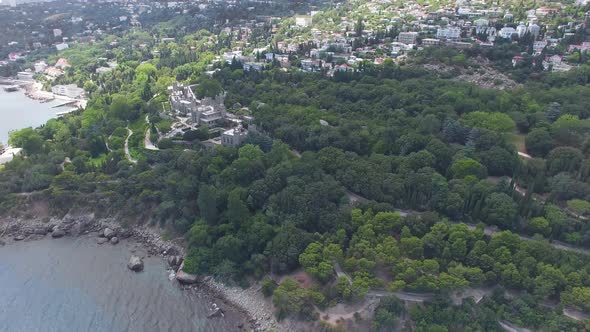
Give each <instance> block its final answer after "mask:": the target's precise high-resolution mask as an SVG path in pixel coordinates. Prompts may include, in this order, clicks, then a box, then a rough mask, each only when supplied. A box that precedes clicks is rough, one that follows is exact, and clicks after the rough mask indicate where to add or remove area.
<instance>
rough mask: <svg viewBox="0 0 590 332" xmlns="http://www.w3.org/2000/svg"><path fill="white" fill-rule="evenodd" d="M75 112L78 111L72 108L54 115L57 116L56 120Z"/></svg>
mask: <svg viewBox="0 0 590 332" xmlns="http://www.w3.org/2000/svg"><path fill="white" fill-rule="evenodd" d="M77 110H78V109H77V108H72V109H71V110H67V111H63V112H59V113H56V114H55V116H57V117H58V118H61V117H62V116H64V115H66V114H70V113H72V112H76V111H77Z"/></svg>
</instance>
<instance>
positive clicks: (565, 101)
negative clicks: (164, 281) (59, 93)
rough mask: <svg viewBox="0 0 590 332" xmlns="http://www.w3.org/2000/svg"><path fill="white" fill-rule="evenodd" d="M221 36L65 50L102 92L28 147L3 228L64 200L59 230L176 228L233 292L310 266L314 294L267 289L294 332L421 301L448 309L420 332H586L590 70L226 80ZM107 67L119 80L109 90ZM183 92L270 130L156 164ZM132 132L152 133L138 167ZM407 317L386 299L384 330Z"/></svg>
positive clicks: (83, 81) (3, 183) (429, 311)
mask: <svg viewBox="0 0 590 332" xmlns="http://www.w3.org/2000/svg"><path fill="white" fill-rule="evenodd" d="M208 36H209V33H208V32H207V31H199V32H197V33H195V34H192V35H187V36H186V37H184V39H183V40H182V42H179V43H178V44H177V43H172V44H170V45H168V44H162V45H158V47H159V52H158V54H157V56H154V54H153V52H150V47H151V46H150V47H148V48H147V49H141V48H138V47H136V46H137V45H139V44H144V43H148V44H150V43H153V40H152V39H150V36H149V34H147V33H142V32H133V33H129V34H127V35H126V36H125V37H124V38H119V40H118V43H119V45H120V47H119V48H116V49H109V48H108V47H104V48H103V47H102V46H104V45H107V44H109V43H110V39H109V38H108V37H107V38H105V40H104V41H103V43H104V44H98V45H96V46H92V47H87V48H84V47H80V48H72V49H70V50H67V51H65V52H63V53H61V54H60V56H65V57H67V58H68V59H70V61H71V63H72V64H73V68H71V69H69V70H68V71H67V73H66V75H65V76H64V77H62V78H60V79H59V83H76V84H78V85H79V86H83V87H84V88H85V90H86V91H87V93H88V95H89V97H90V100H89V103H88V106H87V108H86V109H85V110H84V111H81V112H77V113H75V114H71V115H68V116H66V117H64V118H63V119H58V120H50V121H49V122H48V123H47V124H46V125H45V126H42V127H41V128H37V129H23V130H21V131H17V132H15V133H13V134H12V135H11V138H10V144H11V145H14V146H19V147H22V148H23V151H24V155H23V156H22V157H17V158H15V160H13V161H12V162H10V163H8V164H6V165H5V167H4V169H3V170H2V171H1V172H0V202H1V203H0V212H2V213H14V211H16V210H18V209H19V208H21V207H26V206H28V204H31V202H34V201H36V200H45V201H47V202H49V206H50V207H51V209H52V211H51V212H52V213H53V214H56V215H62V214H65V213H66V212H67V211H69V210H71V209H85V210H89V211H94V212H96V213H97V215H103V216H106V215H114V216H117V217H118V218H120V220H121V221H122V222H124V223H130V224H131V223H138V222H150V223H152V224H157V225H159V226H161V227H163V228H164V229H166V230H167V231H169V232H171V233H175V234H182V235H184V237H185V238H186V242H187V244H188V248H189V255H188V257H187V258H186V264H185V267H186V269H187V270H189V271H190V272H194V273H198V274H202V275H214V276H216V277H217V278H219V279H222V280H225V281H227V282H238V283H241V284H245V283H247V281H248V279H249V278H250V277H254V278H264V277H265V276H267V275H268V274H269V273H274V274H280V275H283V274H289V273H290V272H292V271H294V270H296V269H298V268H303V269H304V270H305V271H306V272H307V273H309V274H310V275H311V276H312V277H313V279H314V284H315V285H314V286H313V287H312V288H310V289H303V288H300V287H299V286H298V285H297V283H295V282H293V281H289V280H288V281H286V282H283V283H282V284H280V285H276V284H274V283H273V282H272V281H271V280H270V279H266V280H265V283H264V284H265V287H264V289H265V292H266V293H267V294H268V295H269V296H270V295H271V294H272V296H273V302H274V304H275V307H276V308H277V315H278V316H279V317H280V318H282V317H286V316H295V317H299V318H302V319H314V318H317V317H316V315H317V314H316V313H315V311H314V310H313V309H314V306H317V307H318V308H325V307H326V306H330V305H333V304H335V303H337V302H350V301H356V300H359V299H361V298H363V297H364V296H366V295H367V294H369V292H370V291H372V290H382V291H388V292H391V293H392V294H394V293H395V292H398V291H411V292H420V293H428V294H433V296H434V299H433V300H432V301H429V302H428V303H427V304H425V305H424V306H419V307H416V308H413V309H411V310H410V312H408V313H406V314H407V315H409V316H410V317H411V320H412V321H413V322H414V323H415V326H416V327H417V328H418V330H420V331H445V330H447V329H448V330H486V331H488V330H499V329H500V327H499V325H498V324H499V323H498V320H501V319H506V320H510V321H511V322H514V323H518V324H521V325H523V326H527V327H532V328H540V329H544V330H548V331H563V330H571V331H581V330H583V329H584V323H583V322H576V321H573V320H569V319H567V318H565V317H564V316H563V315H560V312H559V310H560V309H563V306H564V305H566V306H568V307H572V308H575V309H578V310H582V311H584V310H586V311H588V310H590V297H589V296H588V294H589V293H590V264H589V263H590V261H589V260H590V258H589V257H588V256H586V255H583V254H579V253H576V252H572V251H564V250H558V249H556V248H554V247H553V246H552V245H551V244H550V243H549V240H551V241H562V242H567V243H569V244H571V245H575V246H579V247H590V227H589V226H588V225H587V220H588V219H587V218H588V217H589V216H590V203H588V201H589V200H590V162H589V158H588V156H589V154H590V140H588V137H589V134H590V120H589V119H588V118H589V115H590V113H589V111H588V109H587V105H589V104H590V86H588V85H587V83H588V80H589V78H590V75H589V74H588V73H589V71H588V68H586V67H581V68H580V69H577V70H574V71H572V72H570V73H567V74H558V75H548V76H547V77H545V78H543V80H538V81H535V82H534V81H527V82H526V84H524V85H523V86H522V87H519V88H515V89H512V90H505V91H498V90H490V89H482V88H479V87H477V86H475V85H472V84H468V83H462V82H456V81H452V80H448V79H444V78H440V77H438V76H437V75H434V74H432V73H429V72H427V71H425V70H424V69H419V68H418V67H413V66H401V67H400V66H398V65H395V64H393V63H392V62H387V61H386V62H385V64H384V65H382V66H374V65H365V66H363V67H362V68H361V71H360V72H358V73H339V72H338V73H336V75H335V76H334V77H333V78H327V77H324V76H322V75H321V74H319V73H318V74H309V73H301V72H296V71H289V72H284V71H281V70H279V69H270V70H267V71H264V72H244V71H243V70H242V69H238V67H240V66H239V65H238V64H236V63H233V64H220V63H217V64H215V66H216V67H217V68H218V69H219V71H217V72H216V73H215V74H214V75H213V76H212V77H208V76H206V75H204V74H203V71H204V70H205V69H206V68H207V65H208V64H210V63H211V61H212V59H213V57H214V55H213V54H214V53H215V52H217V51H218V50H219V49H218V47H219V46H216V45H211V44H210V43H207V40H208ZM180 45H190V46H193V47H194V50H192V51H188V50H187V48H186V47H181V46H180ZM153 46H154V47H155V45H153ZM97 57H107V58H109V59H115V60H117V62H118V63H119V66H118V67H117V68H116V69H115V70H113V71H112V72H110V73H107V74H103V75H97V74H95V69H96V66H97V64H96V61H95V59H96V58H97ZM176 80H178V81H183V82H190V83H198V84H200V86H201V87H203V89H204V90H205V89H212V90H216V91H217V90H219V89H224V90H225V91H226V92H227V96H226V106H227V107H228V109H230V111H236V110H241V109H242V107H248V112H250V113H251V114H252V115H253V116H254V117H255V119H256V123H257V127H258V128H259V130H258V131H257V132H256V133H253V134H251V135H250V136H249V138H248V141H247V144H245V145H243V146H242V147H240V148H237V149H234V148H227V147H218V148H217V149H215V150H214V151H207V150H205V149H202V148H201V145H200V144H199V143H198V141H199V140H200V139H206V138H207V137H208V135H209V134H208V131H207V130H206V129H204V130H202V131H196V132H192V133H187V134H185V135H184V137H183V136H182V135H181V136H179V137H175V138H173V139H166V140H162V141H161V142H160V143H159V147H160V149H161V150H159V151H147V150H144V149H143V148H142V147H143V136H142V135H141V133H143V132H144V131H145V130H146V129H149V130H152V132H153V133H156V130H155V127H158V128H160V129H161V130H162V131H164V130H169V126H170V123H169V122H167V121H166V120H164V119H162V118H161V117H160V115H159V112H160V110H161V109H162V106H161V103H162V102H165V101H166V99H167V98H166V91H167V87H168V86H169V85H170V84H171V83H172V82H174V81H176ZM146 116H147V118H148V122H149V123H150V125H148V124H147V123H146V121H145V118H146ZM127 128H130V129H132V130H133V131H134V132H136V133H139V134H135V135H132V136H131V137H130V139H129V146H130V154H131V156H132V157H133V158H135V159H137V160H138V162H137V163H136V164H135V163H131V162H129V161H128V159H127V158H126V156H125V153H124V151H123V150H124V149H123V146H124V141H125V139H126V137H127V133H128V131H127ZM107 143H108V145H107ZM519 151H520V152H521V153H522V154H524V155H526V156H523V155H521V156H519V155H518V152H519ZM526 153H528V154H530V156H528V155H527V154H526ZM66 157H67V158H66ZM23 193H26V194H24V195H23ZM357 195H358V196H360V197H361V199H360V200H359V199H357V200H356V202H352V200H353V199H352V198H354V197H356V196H357ZM400 210H402V212H403V213H401V214H400ZM406 213H408V214H407V215H406ZM462 223H467V224H470V225H478V227H477V228H475V229H474V228H473V227H468V225H466V224H462ZM484 226H495V227H496V228H497V229H498V230H505V231H501V232H498V233H496V234H494V235H492V236H489V235H486V233H485V230H484ZM517 234H522V235H526V236H530V237H534V240H533V241H528V240H526V241H525V240H523V239H521V238H520V237H519V236H518V235H517ZM335 265H338V266H340V267H341V268H342V270H343V271H344V273H346V275H347V276H350V280H348V278H347V277H342V276H341V277H339V278H337V276H336V274H335V273H334V268H335ZM469 288H489V289H491V288H494V290H493V292H492V293H491V294H490V295H489V296H487V297H486V298H485V299H484V300H483V302H481V303H478V304H475V303H473V302H472V301H471V302H470V300H468V301H465V302H463V304H462V305H460V306H454V305H451V303H449V301H448V297H445V295H448V294H450V293H451V292H453V291H456V290H460V289H469ZM515 294H517V295H515ZM445 299H446V300H445ZM543 304H546V305H543ZM551 305H553V307H551ZM551 308H553V309H551ZM403 311H406V309H405V308H403V306H401V305H400V304H399V303H398V300H396V299H395V298H394V297H386V298H384V299H383V300H382V301H381V304H380V306H379V307H378V309H377V311H376V316H375V321H374V323H373V326H374V328H375V329H377V330H379V329H383V330H388V329H391V328H393V326H395V325H396V324H397V321H398V318H399V317H400V315H401V314H402V312H403ZM586 327H587V326H586Z"/></svg>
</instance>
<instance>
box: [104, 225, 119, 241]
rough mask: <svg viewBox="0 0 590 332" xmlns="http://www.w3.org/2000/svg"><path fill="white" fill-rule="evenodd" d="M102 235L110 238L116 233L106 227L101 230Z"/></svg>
mask: <svg viewBox="0 0 590 332" xmlns="http://www.w3.org/2000/svg"><path fill="white" fill-rule="evenodd" d="M102 235H103V236H104V237H106V238H107V239H109V240H110V239H111V238H112V237H113V236H115V235H117V232H115V231H114V230H112V229H110V228H108V227H107V228H105V229H104V231H102Z"/></svg>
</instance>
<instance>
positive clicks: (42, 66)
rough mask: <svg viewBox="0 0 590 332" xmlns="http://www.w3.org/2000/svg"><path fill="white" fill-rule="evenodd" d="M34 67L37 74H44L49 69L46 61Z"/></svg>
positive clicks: (37, 63) (39, 62)
mask: <svg viewBox="0 0 590 332" xmlns="http://www.w3.org/2000/svg"><path fill="white" fill-rule="evenodd" d="M33 66H34V67H35V73H43V72H45V69H47V63H45V61H38V62H36V63H35V64H34V65H33Z"/></svg>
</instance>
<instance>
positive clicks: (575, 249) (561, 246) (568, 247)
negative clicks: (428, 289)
mask: <svg viewBox="0 0 590 332" xmlns="http://www.w3.org/2000/svg"><path fill="white" fill-rule="evenodd" d="M464 224H465V225H467V228H469V230H471V231H473V230H475V229H476V228H477V226H476V225H473V224H466V223H464ZM483 232H484V234H485V235H488V236H492V235H494V234H497V233H500V232H502V230H500V229H497V228H495V227H491V226H486V227H484V228H483ZM514 234H518V233H514ZM518 237H519V238H520V239H521V240H524V241H535V239H533V238H532V237H530V236H525V235H521V234H518ZM549 244H550V245H551V246H552V247H553V248H555V249H559V250H564V251H571V252H577V253H580V254H585V255H590V250H588V249H585V248H581V247H577V246H572V245H570V244H567V243H563V242H561V241H556V240H554V241H552V242H551V243H549Z"/></svg>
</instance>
